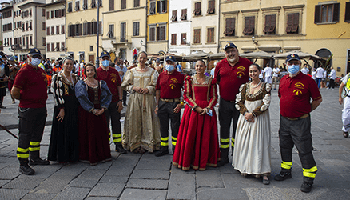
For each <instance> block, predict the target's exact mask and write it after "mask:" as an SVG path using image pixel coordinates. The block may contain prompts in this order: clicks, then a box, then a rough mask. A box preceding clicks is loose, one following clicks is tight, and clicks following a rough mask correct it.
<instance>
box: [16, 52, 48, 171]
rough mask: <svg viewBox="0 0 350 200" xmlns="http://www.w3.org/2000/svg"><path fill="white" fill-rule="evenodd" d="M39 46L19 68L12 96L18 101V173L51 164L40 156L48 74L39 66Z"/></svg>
mask: <svg viewBox="0 0 350 200" xmlns="http://www.w3.org/2000/svg"><path fill="white" fill-rule="evenodd" d="M41 59H42V57H41V53H40V51H39V50H38V49H36V48H34V49H30V51H29V56H28V61H27V63H26V64H24V65H23V67H22V68H21V69H20V70H19V71H18V74H17V76H16V78H15V81H14V85H13V88H12V90H11V95H12V96H13V97H14V98H15V99H18V100H19V105H18V118H19V123H18V148H17V158H18V160H19V163H20V167H19V172H21V173H23V174H27V175H32V174H34V170H33V169H32V168H30V167H29V165H28V158H29V154H30V162H29V164H30V165H49V164H50V162H49V161H47V160H42V159H41V158H40V142H41V139H42V135H43V132H44V128H45V123H46V99H47V93H46V86H47V79H46V73H45V71H44V70H43V69H41V68H40V67H38V65H39V64H40V62H41Z"/></svg>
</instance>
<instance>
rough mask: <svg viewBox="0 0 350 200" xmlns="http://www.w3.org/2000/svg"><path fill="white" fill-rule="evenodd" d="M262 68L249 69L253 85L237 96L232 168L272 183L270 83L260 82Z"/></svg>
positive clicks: (254, 66) (246, 86)
mask: <svg viewBox="0 0 350 200" xmlns="http://www.w3.org/2000/svg"><path fill="white" fill-rule="evenodd" d="M259 74H260V67H259V66H258V65H256V64H252V65H251V66H250V67H249V77H250V78H251V80H252V81H251V82H248V83H246V84H244V85H242V86H241V88H240V93H239V94H237V98H236V108H237V110H239V111H240V113H241V115H240V116H239V119H238V123H237V131H236V142H235V148H234V152H233V159H232V165H233V166H234V168H235V169H236V170H238V171H240V172H241V174H242V175H244V176H246V175H254V176H255V177H257V178H259V177H260V176H261V175H262V176H263V183H264V184H265V185H268V184H269V183H270V181H269V179H268V175H269V174H270V173H271V157H270V151H271V131H270V116H269V112H268V107H269V105H270V101H271V95H270V93H271V84H269V83H262V82H261V81H260V79H259Z"/></svg>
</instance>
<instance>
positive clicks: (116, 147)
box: [115, 143, 127, 154]
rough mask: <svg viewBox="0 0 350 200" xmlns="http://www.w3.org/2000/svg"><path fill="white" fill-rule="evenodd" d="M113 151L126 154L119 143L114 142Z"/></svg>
mask: <svg viewBox="0 0 350 200" xmlns="http://www.w3.org/2000/svg"><path fill="white" fill-rule="evenodd" d="M115 151H116V152H119V153H120V154H127V152H126V150H125V149H124V148H123V146H122V144H120V143H117V144H115Z"/></svg>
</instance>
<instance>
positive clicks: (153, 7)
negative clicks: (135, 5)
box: [149, 1, 156, 15]
mask: <svg viewBox="0 0 350 200" xmlns="http://www.w3.org/2000/svg"><path fill="white" fill-rule="evenodd" d="M149 14H150V15H153V14H156V2H155V1H151V2H150V3H149Z"/></svg>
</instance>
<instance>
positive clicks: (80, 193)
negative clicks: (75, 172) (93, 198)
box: [54, 187, 90, 200]
mask: <svg viewBox="0 0 350 200" xmlns="http://www.w3.org/2000/svg"><path fill="white" fill-rule="evenodd" d="M89 191H90V189H89V188H76V187H67V188H65V190H63V191H62V192H61V193H59V194H58V195H57V196H56V197H55V198H54V199H55V200H66V199H72V200H75V199H84V198H85V197H86V196H87V195H88V193H89Z"/></svg>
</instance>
